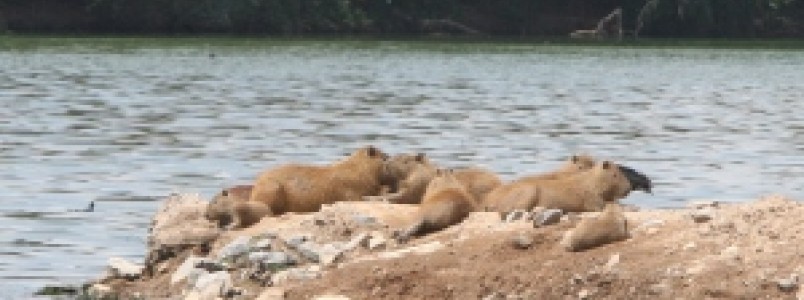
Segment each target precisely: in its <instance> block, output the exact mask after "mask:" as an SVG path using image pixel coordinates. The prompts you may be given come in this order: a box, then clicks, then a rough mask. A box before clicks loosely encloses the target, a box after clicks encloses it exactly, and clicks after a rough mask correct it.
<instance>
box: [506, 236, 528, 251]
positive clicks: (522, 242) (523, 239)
mask: <svg viewBox="0 0 804 300" xmlns="http://www.w3.org/2000/svg"><path fill="white" fill-rule="evenodd" d="M511 244H512V245H513V246H514V248H517V249H528V248H530V246H532V245H533V238H531V237H530V236H527V235H525V234H517V235H516V236H514V238H513V239H512V240H511Z"/></svg>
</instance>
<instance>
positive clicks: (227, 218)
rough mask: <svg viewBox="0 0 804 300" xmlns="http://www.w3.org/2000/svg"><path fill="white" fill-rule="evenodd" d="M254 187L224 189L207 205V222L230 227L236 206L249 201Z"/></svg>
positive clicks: (240, 186)
mask: <svg viewBox="0 0 804 300" xmlns="http://www.w3.org/2000/svg"><path fill="white" fill-rule="evenodd" d="M253 187H254V186H251V185H236V186H233V187H230V188H225V189H223V190H222V191H221V192H220V193H218V194H217V195H215V197H214V198H212V201H210V202H209V204H207V209H206V211H205V212H204V216H205V217H206V218H207V220H209V221H211V222H215V223H217V224H218V227H225V226H228V225H229V224H231V223H232V217H233V216H232V208H233V207H234V204H235V203H238V202H246V201H248V200H249V198H250V197H251V190H252V189H253Z"/></svg>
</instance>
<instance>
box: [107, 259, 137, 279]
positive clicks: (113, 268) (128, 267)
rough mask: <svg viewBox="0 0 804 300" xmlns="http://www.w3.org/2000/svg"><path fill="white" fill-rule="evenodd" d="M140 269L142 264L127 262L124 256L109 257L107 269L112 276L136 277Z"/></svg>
mask: <svg viewBox="0 0 804 300" xmlns="http://www.w3.org/2000/svg"><path fill="white" fill-rule="evenodd" d="M142 269H143V266H142V265H138V264H135V263H132V262H129V261H127V260H126V259H124V258H120V257H111V258H109V271H110V272H111V274H112V276H114V277H118V278H126V279H136V278H139V277H140V275H142Z"/></svg>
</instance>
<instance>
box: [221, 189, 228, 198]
mask: <svg viewBox="0 0 804 300" xmlns="http://www.w3.org/2000/svg"><path fill="white" fill-rule="evenodd" d="M221 196H224V197H227V196H229V190H223V191H221Z"/></svg>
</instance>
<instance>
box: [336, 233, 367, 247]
mask: <svg viewBox="0 0 804 300" xmlns="http://www.w3.org/2000/svg"><path fill="white" fill-rule="evenodd" d="M369 239H371V235H369V234H368V233H365V232H361V233H360V234H358V235H356V236H355V237H353V238H352V240H350V241H349V242H348V243H346V245H344V248H343V250H344V251H352V250H354V249H355V248H357V247H358V246H363V247H368V244H369Z"/></svg>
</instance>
